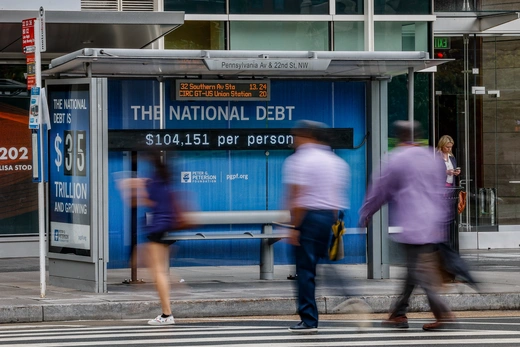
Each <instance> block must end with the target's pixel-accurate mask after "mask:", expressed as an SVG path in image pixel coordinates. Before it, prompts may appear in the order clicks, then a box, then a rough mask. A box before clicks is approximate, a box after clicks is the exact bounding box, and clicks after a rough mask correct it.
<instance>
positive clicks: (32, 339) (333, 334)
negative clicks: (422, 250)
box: [0, 327, 520, 346]
mask: <svg viewBox="0 0 520 347" xmlns="http://www.w3.org/2000/svg"><path fill="white" fill-rule="evenodd" d="M244 328H248V329H249V334H248V335H243V329H242V330H236V329H228V328H227V327H224V328H222V329H220V330H213V331H206V330H202V329H204V328H202V329H201V328H199V329H200V331H198V332H196V335H197V337H192V334H190V333H191V331H178V330H177V329H175V328H173V329H162V330H157V331H153V332H151V331H149V330H145V332H141V333H139V332H137V331H128V332H124V333H121V332H117V331H110V332H103V333H99V332H96V331H83V330H82V329H81V330H78V331H76V332H75V333H72V332H70V331H67V332H66V333H63V334H61V335H60V334H59V332H58V331H55V332H53V333H40V334H36V335H33V334H30V333H28V334H23V335H22V336H20V335H14V336H12V337H4V338H1V339H0V342H3V343H5V342H10V343H15V342H16V343H24V344H29V343H31V345H33V346H36V345H37V344H38V343H43V341H55V340H60V341H63V342H61V343H56V342H53V345H55V346H64V345H68V344H70V342H65V341H75V342H74V344H75V345H77V346H82V345H88V343H92V341H85V342H83V341H76V340H78V339H80V340H95V339H124V338H131V339H132V340H131V343H132V344H138V343H141V342H140V341H143V343H146V342H147V343H149V342H150V341H151V340H150V339H146V340H142V339H143V338H146V337H151V338H154V337H163V336H168V337H169V339H164V341H167V343H173V342H177V343H179V342H183V343H201V342H204V343H209V342H211V343H219V342H223V341H227V342H233V341H244V342H245V341H249V342H250V341H258V340H259V339H260V338H266V337H267V338H270V339H273V340H277V341H291V340H294V339H295V338H297V339H301V340H308V339H312V340H333V339H347V340H348V339H361V340H364V342H365V344H366V343H368V342H369V341H366V340H368V339H371V338H379V339H383V338H390V339H395V338H406V339H410V338H414V337H439V334H442V337H443V338H450V341H454V340H452V338H455V337H466V336H469V337H472V338H473V339H474V338H475V337H477V336H483V337H484V336H487V337H489V336H518V338H517V341H518V342H520V332H519V331H509V330H507V331H491V330H482V331H473V330H462V331H461V330H452V331H449V330H445V331H442V332H424V331H420V330H419V329H409V330H408V331H406V335H405V336H399V335H398V334H396V332H395V331H388V329H386V330H384V332H379V333H373V332H372V333H368V332H363V333H357V332H353V331H352V330H349V329H345V328H323V329H320V334H317V335H295V334H292V333H290V332H288V331H287V330H286V329H284V328H276V329H263V330H261V329H258V327H244ZM273 334H274V335H273ZM208 335H210V336H209V337H207V336H208ZM217 335H226V336H220V337H218V336H217ZM251 335H253V336H251ZM199 336H200V337H199ZM216 336H217V337H216ZM153 341H154V342H157V341H163V339H160V338H159V339H153ZM115 342H116V341H108V343H115ZM120 342H125V341H120ZM387 342H389V343H390V341H387ZM126 343H128V341H127V342H126Z"/></svg>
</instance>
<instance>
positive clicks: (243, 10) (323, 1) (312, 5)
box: [229, 0, 330, 14]
mask: <svg viewBox="0 0 520 347" xmlns="http://www.w3.org/2000/svg"><path fill="white" fill-rule="evenodd" d="M229 12H230V13H231V14H329V13H330V11H329V0H288V1H285V0H249V1H244V0H230V1H229Z"/></svg>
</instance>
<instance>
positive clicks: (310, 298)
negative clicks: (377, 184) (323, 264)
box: [295, 210, 335, 327]
mask: <svg viewBox="0 0 520 347" xmlns="http://www.w3.org/2000/svg"><path fill="white" fill-rule="evenodd" d="M334 222H335V213H334V211H329V210H309V211H307V212H306V214H305V217H304V218H303V221H302V224H301V225H300V245H299V246H296V247H295V258H296V273H297V274H298V280H297V283H298V314H299V315H300V318H301V320H302V321H303V322H304V323H305V324H307V325H308V326H311V327H317V326H318V307H317V305H316V294H315V293H316V281H315V279H316V265H317V264H318V261H319V260H320V259H321V258H323V257H325V256H326V255H327V254H328V249H329V243H330V239H331V236H332V231H331V226H332V224H334Z"/></svg>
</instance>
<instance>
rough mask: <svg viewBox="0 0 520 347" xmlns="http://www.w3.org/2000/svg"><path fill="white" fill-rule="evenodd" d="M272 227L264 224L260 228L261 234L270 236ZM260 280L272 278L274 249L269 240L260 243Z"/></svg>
mask: <svg viewBox="0 0 520 347" xmlns="http://www.w3.org/2000/svg"><path fill="white" fill-rule="evenodd" d="M272 233H273V226H272V225H271V224H264V225H263V226H262V234H272ZM260 242H262V244H261V247H260V279H261V280H272V279H273V277H274V249H273V246H272V245H271V244H270V240H269V239H265V240H262V241H260Z"/></svg>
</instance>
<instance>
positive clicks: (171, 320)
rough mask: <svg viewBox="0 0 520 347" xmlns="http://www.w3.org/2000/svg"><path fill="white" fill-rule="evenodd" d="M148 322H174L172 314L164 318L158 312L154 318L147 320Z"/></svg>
mask: <svg viewBox="0 0 520 347" xmlns="http://www.w3.org/2000/svg"><path fill="white" fill-rule="evenodd" d="M148 324H150V325H172V324H175V320H174V319H173V315H169V316H168V317H166V318H163V316H162V315H161V314H160V315H158V316H157V317H155V319H152V320H149V321H148Z"/></svg>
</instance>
